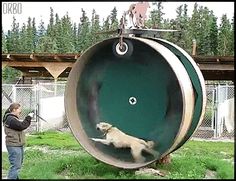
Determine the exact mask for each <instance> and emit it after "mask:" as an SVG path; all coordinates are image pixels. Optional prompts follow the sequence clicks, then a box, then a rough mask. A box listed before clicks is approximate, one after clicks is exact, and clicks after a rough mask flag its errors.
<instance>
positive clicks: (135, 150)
mask: <svg viewBox="0 0 236 181" xmlns="http://www.w3.org/2000/svg"><path fill="white" fill-rule="evenodd" d="M96 128H97V129H98V130H100V131H101V132H103V133H104V136H105V139H99V138H91V139H92V140H93V141H96V142H101V143H103V144H106V145H110V144H113V145H114V146H115V147H116V148H131V154H132V156H133V158H134V160H135V162H137V163H142V162H144V161H145V157H143V156H142V151H143V150H144V151H146V152H147V153H150V154H152V155H153V156H154V157H155V158H156V157H157V156H159V153H158V152H157V151H155V150H154V149H153V147H154V142H153V141H144V140H142V139H139V138H136V137H133V136H130V135H127V134H125V133H123V132H122V131H120V130H119V129H118V128H116V127H113V126H112V125H111V124H109V123H106V122H100V123H98V124H97V125H96Z"/></svg>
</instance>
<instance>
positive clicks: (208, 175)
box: [204, 170, 217, 179]
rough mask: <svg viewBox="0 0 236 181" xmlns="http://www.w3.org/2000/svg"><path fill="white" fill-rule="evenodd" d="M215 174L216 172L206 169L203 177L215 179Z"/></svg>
mask: <svg viewBox="0 0 236 181" xmlns="http://www.w3.org/2000/svg"><path fill="white" fill-rule="evenodd" d="M216 175H217V172H215V171H212V170H206V174H205V177H204V179H217V177H216Z"/></svg>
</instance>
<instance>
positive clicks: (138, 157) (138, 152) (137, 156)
mask: <svg viewBox="0 0 236 181" xmlns="http://www.w3.org/2000/svg"><path fill="white" fill-rule="evenodd" d="M131 153H132V156H133V158H134V160H135V162H137V163H143V162H144V161H145V157H143V156H142V149H137V148H131Z"/></svg>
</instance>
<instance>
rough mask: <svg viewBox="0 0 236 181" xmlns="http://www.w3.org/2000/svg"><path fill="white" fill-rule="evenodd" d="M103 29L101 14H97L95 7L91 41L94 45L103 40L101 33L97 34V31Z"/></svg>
mask: <svg viewBox="0 0 236 181" xmlns="http://www.w3.org/2000/svg"><path fill="white" fill-rule="evenodd" d="M100 31H101V27H100V21H99V15H97V14H96V11H95V9H93V11H92V19H91V35H90V36H91V38H90V40H91V42H90V44H91V45H93V44H95V43H97V42H98V41H100V40H101V35H99V34H96V33H97V32H100Z"/></svg>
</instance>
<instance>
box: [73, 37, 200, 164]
mask: <svg viewBox="0 0 236 181" xmlns="http://www.w3.org/2000/svg"><path fill="white" fill-rule="evenodd" d="M115 40H117V38H114V39H109V40H106V41H105V42H101V43H99V44H97V45H95V48H93V51H89V50H87V51H86V52H85V54H87V55H89V56H86V55H85V56H84V59H83V60H81V61H84V62H83V64H84V66H83V69H82V71H81V74H80V75H79V76H80V77H79V79H78V83H77V86H76V85H75V87H77V88H76V104H77V111H78V114H79V115H80V120H78V121H80V122H81V124H82V128H81V129H83V130H84V131H85V132H86V135H87V136H88V138H104V137H103V135H102V133H101V132H100V131H98V130H97V129H96V124H97V123H99V122H107V123H110V124H112V125H113V126H114V127H117V128H119V129H120V130H121V131H123V132H124V133H126V134H128V135H132V136H134V137H137V138H141V139H144V140H150V141H151V140H152V141H154V142H155V143H156V146H155V150H156V151H158V152H159V153H160V155H162V154H163V153H164V152H166V151H167V150H168V149H169V148H170V147H171V146H172V144H173V142H174V139H175V137H176V135H177V133H178V131H179V128H180V124H181V120H182V114H183V98H182V93H181V87H180V85H179V82H178V79H177V77H176V75H175V73H174V71H173V70H172V68H171V67H170V65H169V64H168V62H167V61H166V60H165V59H164V57H163V56H161V55H160V54H159V53H158V52H157V51H156V50H154V49H153V48H151V47H150V46H148V45H147V44H145V43H143V42H140V41H137V40H134V39H129V41H131V42H132V45H133V53H132V55H131V56H129V57H124V58H120V57H117V56H115V55H114V53H113V51H112V46H113V43H114V42H115ZM79 61H80V60H79ZM170 61H171V60H170ZM196 104H197V103H196ZM196 117H198V115H196ZM94 144H95V146H96V148H98V150H100V151H101V152H103V153H105V154H109V155H111V156H112V157H114V158H117V159H119V160H122V161H124V162H132V161H133V160H132V156H131V153H130V149H128V148H127V149H123V148H121V149H115V148H114V146H112V145H109V146H107V145H103V144H101V143H94ZM143 155H144V156H145V157H146V158H147V161H151V160H154V159H155V160H156V159H158V158H153V156H152V155H149V154H147V153H143Z"/></svg>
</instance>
